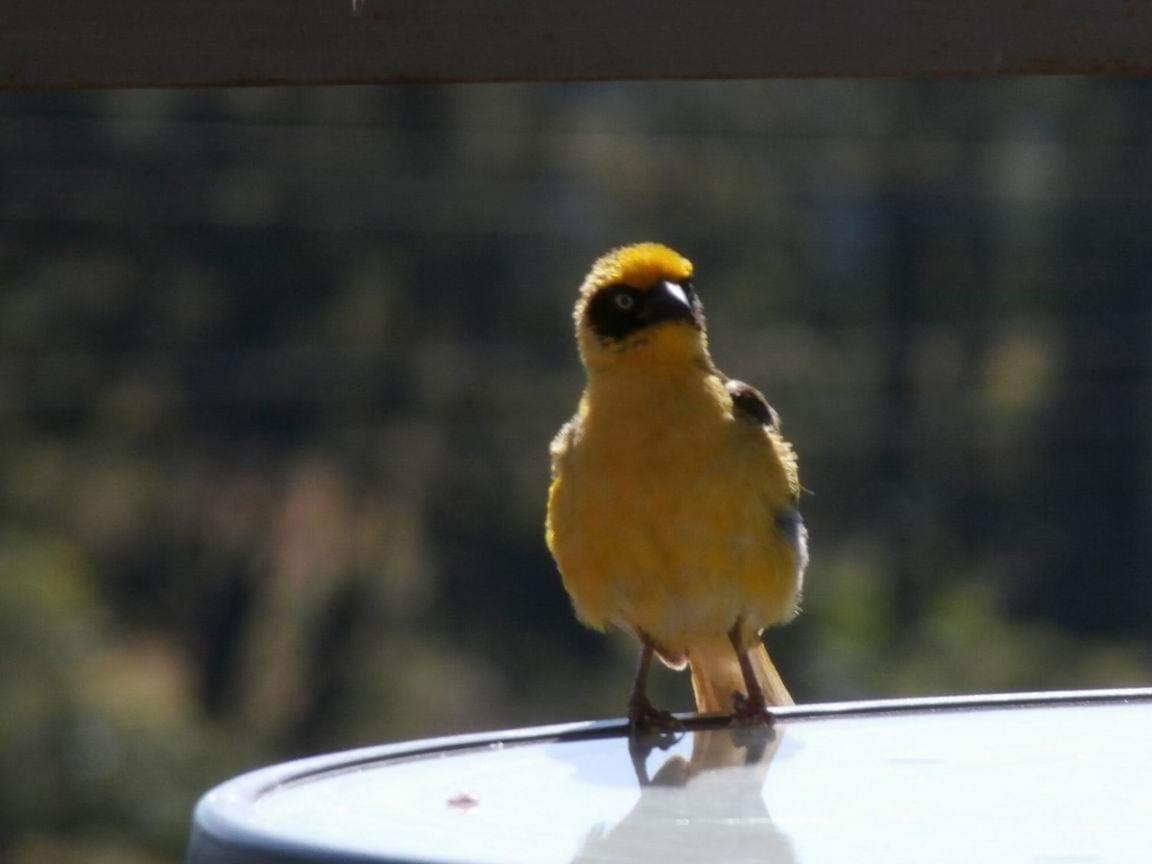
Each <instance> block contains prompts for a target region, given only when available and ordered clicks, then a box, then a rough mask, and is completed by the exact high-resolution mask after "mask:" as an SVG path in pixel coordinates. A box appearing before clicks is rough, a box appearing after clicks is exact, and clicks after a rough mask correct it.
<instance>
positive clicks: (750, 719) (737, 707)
mask: <svg viewBox="0 0 1152 864" xmlns="http://www.w3.org/2000/svg"><path fill="white" fill-rule="evenodd" d="M743 624H744V621H743V619H737V621H736V623H735V624H733V625H732V629H731V630H729V631H728V641H729V642H731V643H732V649H733V650H734V651H735V652H736V658H737V659H738V660H739V661H740V674H741V675H743V676H744V688H745V689H746V690H747V691H748V695H747V696H745V695H744V694H743V693H739V692H737V693H733V694H732V708H733V710H732V719H733V720H734V721H736V722H739V723H763V724H765V725H766V726H767V725H771V724H772V722H773V720H774V719H775V718H773V716H772V712H770V711H769V710H768V702H767V701H766V700H765V699H764V690H763V688H762V687H761V686H760V682H759V681H758V680H756V672H755V670H754V669H753V668H752V661H751V660H749V659H748V648H747V646H746V645H745V644H744V640H743V638H742V634H741V632H740V631H741V629H742V627H743Z"/></svg>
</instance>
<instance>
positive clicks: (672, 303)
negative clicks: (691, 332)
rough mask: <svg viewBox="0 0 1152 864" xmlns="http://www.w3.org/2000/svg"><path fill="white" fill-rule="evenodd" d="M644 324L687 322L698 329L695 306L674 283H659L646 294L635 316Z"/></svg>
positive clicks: (685, 292) (686, 294) (686, 293)
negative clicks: (638, 312)
mask: <svg viewBox="0 0 1152 864" xmlns="http://www.w3.org/2000/svg"><path fill="white" fill-rule="evenodd" d="M637 317H638V318H639V319H640V320H641V321H643V322H644V323H645V324H658V323H660V322H661V321H687V322H689V323H691V324H692V325H693V326H694V327H697V328H699V326H700V323H699V320H698V318H697V313H696V304H695V303H694V302H693V300H692V298H691V297H690V296H689V295H688V292H687V291H686V290H685V289H684V288H682V287H681V286H679V285H677V284H676V283H675V282H661V283H660V284H659V285H656V286H655V287H653V288H652V290H651V291H649V292H648V296H647V297H645V298H644V304H643V306H642V308H641V309H640V314H639V315H638V316H637Z"/></svg>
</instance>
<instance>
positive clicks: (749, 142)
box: [0, 79, 1152, 864]
mask: <svg viewBox="0 0 1152 864" xmlns="http://www.w3.org/2000/svg"><path fill="white" fill-rule="evenodd" d="M1150 118H1152V88H1150V87H1149V85H1148V84H1146V83H1142V82H1120V81H1107V80H1074V79H1048V80H1027V81H1013V80H997V81H965V82H937V83H920V82H916V83H908V82H869V83H839V82H825V83H803V82H785V83H765V84H760V83H728V84H708V85H687V84H653V85H598V86H586V87H585V86H579V87H576V86H573V87H512V86H500V87H496V86H493V87H487V86H484V87H479V86H468V87H460V88H394V89H359V88H356V89H339V90H313V91H289V90H252V91H239V92H215V93H199V92H140V93H113V94H92V95H70V96H51V95H28V96H21V95H4V96H3V97H0V444H2V447H0V847H3V848H0V858H2V859H3V860H5V861H15V862H18V864H42V862H53V864H55V862H65V864H68V862H81V861H83V862H128V864H144V862H149V864H152V862H161V861H172V860H176V859H177V858H178V857H179V855H180V852H181V848H182V844H183V839H184V832H185V829H186V825H187V818H188V814H189V810H190V808H191V806H192V803H193V801H194V800H195V797H196V796H197V794H198V793H199V792H201V791H202V790H203V789H205V788H206V787H207V786H209V785H211V784H212V783H214V782H216V781H218V780H222V779H224V778H225V777H227V776H229V775H232V774H234V773H237V772H238V771H241V770H243V769H246V768H249V767H253V766H255V765H257V764H261V763H265V762H268V761H272V760H278V759H282V758H286V757H289V756H294V755H300V754H305V753H311V752H315V751H320V750H332V749H337V748H342V747H346V746H351V745H356V744H366V743H374V742H380V741H385V740H394V739H400V738H408V737H419V736H426V735H432V734H439V733H447V732H454V731H464V730H475V729H485V728H497V727H506V726H518V725H526V724H534V723H540V722H547V721H561V720H570V719H579V718H589V717H605V716H616V715H619V714H621V713H622V711H623V710H624V707H625V706H624V701H625V698H626V695H627V692H628V687H629V683H630V674H631V667H632V663H633V658H634V649H633V646H632V645H631V644H630V643H629V642H628V641H627V640H626V639H623V638H612V639H609V638H604V637H602V636H599V635H597V634H594V633H589V632H586V631H584V630H583V629H581V628H580V626H579V625H577V624H576V623H575V621H574V620H573V618H572V616H571V613H570V611H569V608H568V601H567V598H566V597H565V596H564V593H563V591H562V589H561V587H560V583H559V579H558V577H557V575H556V574H555V571H554V569H553V566H552V563H551V561H550V559H549V557H548V553H547V551H546V549H545V547H544V542H543V538H542V520H543V508H544V496H545V490H546V486H547V482H548V459H547V445H548V442H549V439H550V438H551V436H552V434H553V433H554V432H555V431H556V429H557V428H558V427H559V426H560V424H561V423H562V422H563V421H564V420H565V419H566V418H567V417H568V415H569V414H570V413H571V411H572V409H573V408H574V406H575V401H576V398H577V395H578V393H579V389H580V383H581V372H580V368H579V364H578V361H577V358H576V353H575V348H574V346H573V344H572V340H571V321H570V317H569V314H570V309H571V306H572V303H573V300H574V298H575V291H576V288H577V286H578V284H579V282H580V280H581V278H582V277H583V274H584V272H585V270H586V269H587V267H588V266H589V264H590V263H591V262H592V260H593V259H594V258H595V257H596V256H598V255H599V254H601V253H602V252H604V251H605V250H606V249H607V248H608V247H610V246H612V245H616V244H620V243H625V242H633V241H638V240H648V239H652V240H660V241H664V242H667V243H669V244H671V245H673V246H675V247H677V248H678V249H680V250H681V251H683V252H684V253H685V254H686V255H688V256H689V257H691V258H692V259H693V260H694V261H695V263H696V265H697V278H696V280H695V281H696V286H697V288H698V290H699V291H700V294H701V296H702V297H703V298H704V302H705V305H706V308H707V311H708V315H709V321H710V331H711V334H712V337H713V342H714V355H715V356H716V359H717V361H718V362H719V363H720V365H721V367H722V368H723V369H725V371H727V372H728V373H730V374H732V375H735V376H737V377H739V378H741V379H743V380H745V381H748V382H749V383H751V384H752V385H754V386H756V387H758V388H759V389H761V390H763V391H764V392H765V394H766V395H767V396H768V398H769V399H770V400H771V401H772V403H773V405H774V406H775V407H776V408H777V409H778V410H779V411H780V414H781V416H782V418H783V426H784V429H785V431H786V433H787V435H788V437H789V438H791V439H792V440H793V441H795V442H796V444H797V446H798V449H799V452H800V455H801V465H802V478H803V481H804V483H805V485H806V487H807V488H808V489H810V490H811V491H812V494H811V495H809V496H807V497H806V499H805V501H804V511H805V515H806V518H807V521H808V524H809V526H810V528H811V531H812V550H813V557H812V566H811V568H810V570H809V588H808V590H807V592H806V601H805V612H804V614H803V615H802V616H801V617H800V619H799V620H798V621H797V622H796V623H795V624H793V625H791V626H789V627H788V628H786V629H783V630H780V631H776V632H773V633H771V634H770V635H769V642H770V644H771V646H772V648H773V653H774V654H775V655H776V657H777V659H778V662H779V665H780V667H781V670H782V672H783V673H784V675H785V678H786V679H787V681H788V684H789V686H790V687H791V688H792V690H793V692H794V693H795V694H796V696H797V698H799V699H801V700H806V701H807V700H836V699H850V698H860V697H879V696H892V695H899V694H943V693H960V692H974V691H984V690H1007V689H1041V688H1073V687H1091V686H1105V685H1135V684H1141V683H1148V682H1149V680H1150V679H1152V650H1150V645H1149V641H1148V636H1147V633H1148V624H1149V621H1150V620H1152V588H1150V587H1149V584H1150V583H1149V581H1148V572H1149V565H1150V563H1152V532H1149V531H1148V530H1147V526H1148V525H1149V524H1150V522H1152V518H1150V517H1152V494H1150V493H1152V456H1150V453H1152V450H1150V444H1152V413H1150V409H1149V407H1148V406H1149V404H1150V400H1149V393H1150V388H1152V241H1150V238H1152V119H1150ZM654 683H655V684H656V687H657V690H658V694H657V695H659V696H660V697H661V698H662V700H663V701H664V703H665V704H672V705H677V706H680V707H687V705H688V704H689V695H688V683H687V680H686V679H685V678H683V677H676V676H673V675H661V676H657V680H656V681H655V682H654Z"/></svg>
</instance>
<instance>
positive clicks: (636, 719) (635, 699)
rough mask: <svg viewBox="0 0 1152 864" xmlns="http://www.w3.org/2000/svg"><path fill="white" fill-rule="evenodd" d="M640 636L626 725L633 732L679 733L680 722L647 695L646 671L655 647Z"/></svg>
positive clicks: (644, 637)
mask: <svg viewBox="0 0 1152 864" xmlns="http://www.w3.org/2000/svg"><path fill="white" fill-rule="evenodd" d="M639 635H640V644H641V648H640V663H639V664H638V665H637V667H636V680H635V681H634V682H633V684H632V696H631V697H630V698H629V699H628V723H629V724H630V725H631V727H632V731H633V732H642V731H647V730H650V729H655V730H658V731H662V732H669V731H679V730H680V728H681V724H680V721H679V720H677V719H676V718H675V717H673V716H672V713H671V712H670V711H662V710H660V709H659V708H657V707H656V706H655V705H653V704H652V703H651V702H650V701H649V699H648V694H647V689H648V670H649V669H650V668H652V654H653V653H654V652H655V650H656V649H655V647H654V646H653V645H652V640H651V639H649V638H648V637H647V636H645V635H644V634H643V633H641V634H639Z"/></svg>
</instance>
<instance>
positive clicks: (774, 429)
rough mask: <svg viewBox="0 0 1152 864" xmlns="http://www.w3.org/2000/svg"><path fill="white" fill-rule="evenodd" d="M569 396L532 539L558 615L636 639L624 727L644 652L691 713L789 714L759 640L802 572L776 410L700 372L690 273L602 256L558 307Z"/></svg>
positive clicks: (788, 450)
mask: <svg viewBox="0 0 1152 864" xmlns="http://www.w3.org/2000/svg"><path fill="white" fill-rule="evenodd" d="M574 317H575V321H576V339H577V343H578V346H579V350H580V358H581V360H582V361H583V364H584V369H585V371H586V373H587V385H586V387H585V390H584V394H583V396H582V398H581V400H580V405H579V409H578V410H577V412H576V415H575V416H574V417H573V418H572V419H571V420H570V421H569V422H568V423H567V424H565V425H564V426H563V428H561V430H560V432H559V434H558V435H557V436H556V438H555V440H554V441H553V442H552V450H551V452H552V485H551V488H550V490H549V496H548V520H547V539H548V546H549V548H550V549H551V551H552V555H553V556H554V557H555V559H556V563H557V565H558V566H559V569H560V573H561V576H562V577H563V581H564V587H565V588H566V589H567V591H568V594H569V595H570V596H571V598H572V603H573V605H574V607H575V610H576V614H577V616H578V617H579V618H580V620H582V621H583V622H584V623H585V624H587V625H588V626H590V627H593V628H596V629H599V630H605V629H607V628H609V627H618V628H621V629H623V630H626V631H628V632H631V633H633V634H635V636H636V637H637V638H638V639H639V640H640V644H641V651H640V663H639V668H638V669H637V672H636V679H635V684H634V686H633V689H632V695H631V699H630V700H629V711H628V715H629V719H630V720H631V722H632V723H633V725H634V726H647V725H655V726H661V727H667V726H669V725H674V724H675V720H674V718H673V717H672V715H671V714H669V713H668V712H666V711H660V710H658V709H656V708H655V707H654V706H653V705H652V703H651V702H650V701H649V699H648V697H647V694H646V687H647V679H648V671H649V668H650V666H651V662H652V656H653V655H654V654H655V655H656V656H658V657H659V658H660V659H661V660H663V661H664V663H666V664H667V665H668V666H670V667H672V668H673V669H683V668H684V666H685V665H688V666H690V667H691V671H692V687H693V690H694V692H695V696H696V706H697V709H698V710H699V711H700V712H701V713H715V712H726V711H727V710H728V709H729V708H732V709H733V714H734V717H736V718H737V719H741V720H750V719H763V720H765V721H770V720H771V715H770V714H769V713H768V705H782V704H784V705H787V704H792V699H791V697H790V696H789V694H788V691H787V689H786V688H785V687H784V684H783V682H782V681H781V680H780V676H779V674H778V673H777V672H776V669H775V667H774V666H773V665H772V662H771V661H770V660H769V658H768V653H767V651H766V650H765V649H764V645H763V643H762V642H761V641H760V634H761V632H762V631H763V629H764V628H765V627H768V626H770V625H773V624H778V623H781V622H785V621H788V620H790V619H791V618H792V617H793V616H794V615H795V614H796V611H797V603H798V599H799V596H800V589H801V584H802V581H803V577H804V568H805V567H806V566H807V563H808V543H807V537H808V535H807V530H806V529H805V527H804V523H803V521H802V520H801V518H800V512H799V509H798V506H797V503H798V498H799V495H800V481H799V476H798V472H797V464H796V456H795V454H794V453H793V450H792V447H791V445H790V444H789V443H788V442H787V441H786V440H785V439H784V438H783V437H782V436H781V434H780V422H779V418H778V417H777V415H776V412H775V411H774V410H773V409H772V407H771V406H770V405H769V404H768V402H767V401H766V400H765V399H764V397H763V396H762V395H761V394H760V393H759V392H758V391H757V390H755V389H754V388H752V387H750V386H748V385H747V384H744V383H742V382H740V381H734V380H731V379H729V378H727V377H726V376H725V375H723V374H722V373H721V372H720V371H719V370H717V368H716V366H715V365H714V364H713V363H712V358H711V356H710V355H709V353H708V339H707V335H706V332H705V327H704V313H703V309H702V307H701V305H700V300H699V298H698V297H697V296H696V292H695V290H694V288H693V285H692V264H691V262H690V261H688V260H687V259H685V258H683V257H682V256H680V255H679V254H677V253H676V252H674V251H673V250H671V249H669V248H668V247H666V246H661V245H659V244H655V243H641V244H638V245H635V246H626V247H624V248H621V249H616V250H614V251H612V252H609V253H608V254H607V255H605V256H604V257H603V258H601V259H600V260H598V261H597V262H596V263H595V264H594V265H593V267H592V270H591V272H589V274H588V276H587V278H586V279H585V280H584V284H583V285H582V286H581V288H580V296H579V299H578V300H577V302H576V309H575V313H574Z"/></svg>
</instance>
